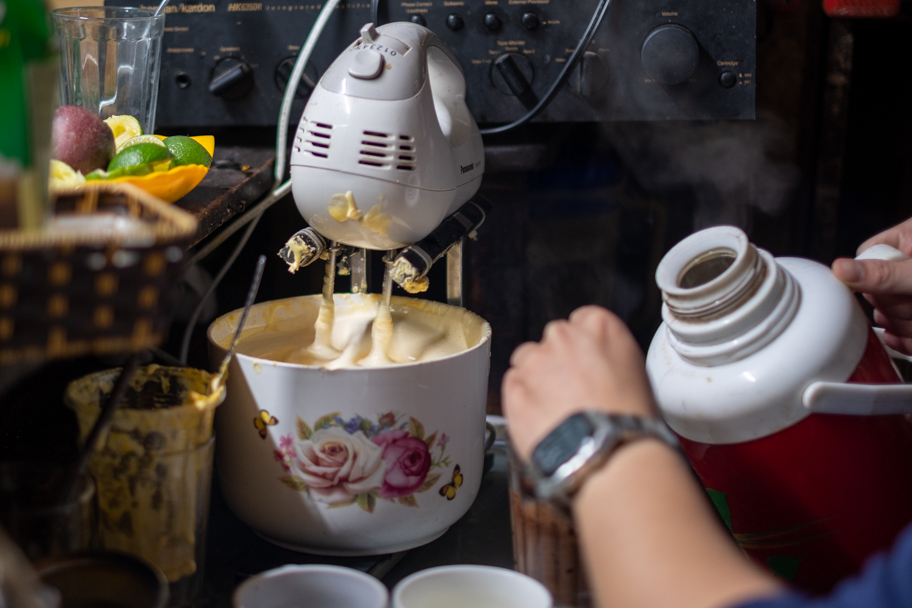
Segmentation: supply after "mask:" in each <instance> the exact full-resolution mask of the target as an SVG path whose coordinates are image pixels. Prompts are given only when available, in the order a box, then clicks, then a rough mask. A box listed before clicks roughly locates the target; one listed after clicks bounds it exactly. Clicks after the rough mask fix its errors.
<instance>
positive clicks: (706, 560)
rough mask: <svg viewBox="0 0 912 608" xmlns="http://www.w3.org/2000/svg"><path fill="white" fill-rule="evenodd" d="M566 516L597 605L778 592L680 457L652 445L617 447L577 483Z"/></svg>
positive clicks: (694, 604)
mask: <svg viewBox="0 0 912 608" xmlns="http://www.w3.org/2000/svg"><path fill="white" fill-rule="evenodd" d="M573 515H574V519H575V521H576V526H577V532H578V535H579V538H580V543H581V547H582V551H583V553H584V556H585V561H586V563H587V564H589V571H588V575H589V580H590V584H591V586H592V587H593V589H594V592H595V596H596V599H597V602H598V603H597V605H598V606H599V607H600V608H638V607H657V606H662V607H664V606H674V607H675V608H720V607H723V606H731V605H735V604H737V603H739V602H741V601H744V600H747V599H752V598H759V597H763V596H769V595H773V594H775V593H777V592H778V591H779V590H780V588H781V587H780V585H779V583H778V582H777V581H776V580H775V579H773V578H772V577H771V576H769V575H767V574H766V573H764V572H763V571H761V570H760V569H759V568H757V567H756V566H755V565H753V564H751V563H750V562H748V561H747V559H746V558H745V557H744V556H743V554H742V553H741V552H740V551H739V550H738V548H737V546H736V545H735V544H734V542H733V541H732V540H731V538H730V537H729V536H728V535H727V534H726V532H725V531H724V529H722V528H721V526H720V525H719V522H718V519H717V518H716V517H714V514H713V513H712V512H711V510H710V507H709V504H708V501H707V500H706V498H705V497H704V496H703V495H702V494H701V490H700V488H699V487H698V486H697V485H696V484H695V483H694V479H693V477H692V475H691V474H690V471H689V470H688V468H687V465H686V463H685V462H684V460H683V459H682V458H681V456H680V455H679V454H676V453H675V452H674V451H673V450H672V449H671V448H669V447H667V446H665V445H663V444H661V443H660V442H658V441H653V440H641V441H636V442H634V443H632V444H630V445H627V446H624V447H622V448H621V449H620V450H619V451H618V452H617V453H616V454H614V456H613V457H612V458H611V459H610V461H609V462H608V464H607V465H606V466H605V468H604V469H602V470H601V471H598V472H596V473H595V474H593V476H592V477H591V478H590V479H589V480H587V482H586V483H585V484H584V486H583V487H582V489H581V490H580V492H579V494H577V496H576V499H575V500H574V507H573Z"/></svg>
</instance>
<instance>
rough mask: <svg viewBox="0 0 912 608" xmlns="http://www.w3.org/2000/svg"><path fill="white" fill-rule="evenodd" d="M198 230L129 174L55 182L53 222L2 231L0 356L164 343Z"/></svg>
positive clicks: (26, 357)
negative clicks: (119, 178)
mask: <svg viewBox="0 0 912 608" xmlns="http://www.w3.org/2000/svg"><path fill="white" fill-rule="evenodd" d="M90 214H91V215H90ZM195 233H196V220H195V219H194V218H193V216H191V215H190V214H189V213H187V212H185V211H182V210H181V209H178V208H176V207H173V206H171V205H168V204H166V203H164V202H162V201H160V200H158V199H157V198H154V197H152V196H150V195H149V194H147V193H145V192H143V191H142V190H140V189H138V188H136V187H135V186H131V185H129V184H116V183H114V184H105V183H99V184H97V185H94V184H90V185H87V186H83V187H81V188H80V189H79V190H78V191H76V190H74V191H66V192H58V193H57V203H56V212H55V216H54V226H53V227H52V228H51V229H49V230H48V231H46V232H41V233H26V232H19V231H15V232H0V365H3V364H9V363H16V362H22V361H31V360H41V359H53V358H59V357H69V356H77V355H84V354H106V353H115V352H132V351H136V350H139V349H143V348H148V347H151V346H155V345H158V344H160V343H161V342H162V341H163V339H164V338H165V335H166V333H167V323H168V318H167V316H166V310H167V306H166V305H165V304H166V301H165V300H166V297H167V295H168V294H169V292H170V289H171V286H172V284H173V283H174V282H175V280H176V279H177V277H178V276H179V274H180V271H181V267H182V264H183V262H184V260H185V253H186V248H187V247H188V246H189V245H190V241H191V239H192V238H193V235H194V234H195Z"/></svg>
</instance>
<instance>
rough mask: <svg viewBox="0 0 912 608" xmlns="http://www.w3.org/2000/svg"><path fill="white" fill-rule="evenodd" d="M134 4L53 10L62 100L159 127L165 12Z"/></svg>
mask: <svg viewBox="0 0 912 608" xmlns="http://www.w3.org/2000/svg"><path fill="white" fill-rule="evenodd" d="M154 12H155V11H154V10H151V9H141V8H132V7H113V6H91V7H75V8H61V9H57V10H54V11H51V16H52V17H53V19H54V26H55V28H56V30H57V35H58V37H59V38H60V61H61V71H60V104H61V105H72V106H81V107H84V108H87V109H89V110H92V111H93V112H96V113H97V114H98V115H99V116H101V117H102V118H108V117H109V116H119V115H123V114H128V115H130V116H133V117H135V118H136V119H137V120H138V121H139V124H140V125H142V129H143V133H153V132H154V130H155V106H156V103H157V101H158V75H159V69H160V65H161V40H162V34H163V33H164V31H165V15H164V14H162V15H159V16H157V17H156V16H154Z"/></svg>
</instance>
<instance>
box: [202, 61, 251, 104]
mask: <svg viewBox="0 0 912 608" xmlns="http://www.w3.org/2000/svg"><path fill="white" fill-rule="evenodd" d="M251 89H253V69H252V68H251V67H250V66H249V65H248V64H247V63H246V62H244V61H241V60H240V59H237V58H236V57H225V58H224V59H222V60H220V61H219V62H218V63H216V64H215V68H214V69H213V70H212V80H211V81H209V92H210V93H212V94H213V95H218V96H219V97H221V98H222V99H241V98H242V97H245V96H246V95H247V94H248V93H250V91H251Z"/></svg>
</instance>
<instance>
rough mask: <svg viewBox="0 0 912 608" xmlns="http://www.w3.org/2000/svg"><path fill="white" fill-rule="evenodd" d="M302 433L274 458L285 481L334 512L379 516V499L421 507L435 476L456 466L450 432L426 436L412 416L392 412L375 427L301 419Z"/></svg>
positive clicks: (330, 417)
mask: <svg viewBox="0 0 912 608" xmlns="http://www.w3.org/2000/svg"><path fill="white" fill-rule="evenodd" d="M296 430H297V433H296V437H295V436H293V435H283V436H281V437H280V438H279V447H278V449H276V450H275V452H274V454H273V455H274V457H275V460H276V462H278V463H279V464H281V466H282V469H284V471H285V473H286V475H283V476H281V477H279V480H280V481H281V482H282V483H284V484H285V485H286V486H288V487H289V488H291V489H293V490H297V491H299V492H307V493H308V495H309V496H310V497H311V498H313V499H314V500H316V501H318V502H322V503H324V504H326V505H327V507H329V508H336V507H345V506H349V505H358V506H359V507H361V508H362V509H364V510H365V511H367V512H368V513H373V512H374V509H375V508H376V504H377V500H378V499H379V500H387V501H389V502H398V503H399V504H402V505H406V506H409V507H417V506H418V500H417V498H416V496H415V495H416V494H421V493H422V492H426V491H427V490H429V489H431V488H432V487H433V486H434V485H435V484H436V483H437V482H438V481H439V480H440V477H441V474H440V473H432V471H433V470H434V469H438V468H441V469H446V468H449V467H450V457H449V456H448V455H447V454H446V448H447V443H448V442H449V437H447V435H446V433H441V434H440V436H439V437H438V434H437V431H434V432H433V433H431V434H430V435H425V430H424V426H423V425H422V424H421V422H419V421H418V420H417V419H416V418H414V417H411V416H408V417H407V416H405V415H402V414H399V415H397V414H395V413H393V412H387V413H385V414H382V415H380V416H378V418H377V421H376V422H373V421H372V420H370V419H368V418H365V417H363V416H355V417H353V418H349V419H348V420H345V419H343V418H342V417H341V416H340V415H339V414H338V413H332V414H327V415H326V416H323V417H322V418H320V419H319V420H317V421H316V423H315V424H314V425H313V427H311V426H310V425H308V424H307V422H305V421H304V420H303V419H302V418H300V417H299V418H298V420H297V429H296Z"/></svg>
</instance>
